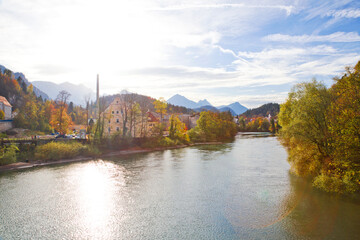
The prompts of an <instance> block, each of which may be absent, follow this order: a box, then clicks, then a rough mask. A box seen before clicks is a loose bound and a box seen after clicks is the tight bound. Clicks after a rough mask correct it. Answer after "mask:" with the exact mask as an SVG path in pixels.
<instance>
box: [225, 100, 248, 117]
mask: <svg viewBox="0 0 360 240" xmlns="http://www.w3.org/2000/svg"><path fill="white" fill-rule="evenodd" d="M227 107H229V108H231V109H232V110H233V111H234V113H235V114H236V115H239V114H242V113H243V112H245V111H246V110H248V109H247V108H246V107H244V106H243V105H241V104H240V103H239V102H234V103H232V104H229V105H227Z"/></svg>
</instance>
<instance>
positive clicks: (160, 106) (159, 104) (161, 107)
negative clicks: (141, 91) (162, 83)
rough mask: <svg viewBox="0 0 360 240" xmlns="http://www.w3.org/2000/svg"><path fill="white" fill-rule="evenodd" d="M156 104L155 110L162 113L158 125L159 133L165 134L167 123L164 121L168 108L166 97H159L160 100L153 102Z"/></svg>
mask: <svg viewBox="0 0 360 240" xmlns="http://www.w3.org/2000/svg"><path fill="white" fill-rule="evenodd" d="M153 104H154V108H155V112H157V113H159V114H160V119H159V120H160V122H159V126H158V127H157V128H158V129H159V135H160V136H161V135H163V131H164V128H165V124H164V123H163V117H164V115H165V114H166V112H167V111H166V108H167V103H166V101H165V99H164V98H163V97H161V98H159V99H158V100H155V101H154V102H153Z"/></svg>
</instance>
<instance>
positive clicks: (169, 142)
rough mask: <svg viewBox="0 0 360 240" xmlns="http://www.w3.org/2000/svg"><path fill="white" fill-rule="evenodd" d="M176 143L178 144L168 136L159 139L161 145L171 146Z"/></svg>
mask: <svg viewBox="0 0 360 240" xmlns="http://www.w3.org/2000/svg"><path fill="white" fill-rule="evenodd" d="M175 145H176V142H175V141H173V140H171V139H170V138H168V137H164V138H161V139H160V141H159V146H160V147H171V146H175Z"/></svg>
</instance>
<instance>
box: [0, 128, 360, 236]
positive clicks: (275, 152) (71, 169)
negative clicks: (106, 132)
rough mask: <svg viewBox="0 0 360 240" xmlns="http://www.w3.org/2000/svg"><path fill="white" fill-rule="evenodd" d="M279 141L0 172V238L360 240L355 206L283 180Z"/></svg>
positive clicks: (243, 139) (241, 138) (245, 139)
mask: <svg viewBox="0 0 360 240" xmlns="http://www.w3.org/2000/svg"><path fill="white" fill-rule="evenodd" d="M286 158H287V153H286V151H285V149H284V148H283V147H282V146H281V145H280V143H279V142H278V140H277V138H276V137H266V136H264V135H256V134H255V135H238V136H237V137H236V140H235V141H234V142H232V143H227V144H222V145H206V146H205V145H204V146H196V147H188V148H183V149H174V150H166V151H159V152H152V153H146V154H136V155H129V156H121V157H117V158H111V159H97V160H92V161H86V162H80V163H71V164H64V165H56V166H47V167H39V168H35V169H31V170H23V171H14V172H7V173H1V174H0V239H359V237H360V221H359V216H360V201H359V198H357V197H340V196H334V195H330V194H326V193H322V192H319V191H317V190H316V189H313V188H312V187H311V184H310V183H309V181H307V180H305V179H302V178H298V177H295V176H293V175H292V174H290V173H289V169H290V166H289V164H288V163H287V161H286Z"/></svg>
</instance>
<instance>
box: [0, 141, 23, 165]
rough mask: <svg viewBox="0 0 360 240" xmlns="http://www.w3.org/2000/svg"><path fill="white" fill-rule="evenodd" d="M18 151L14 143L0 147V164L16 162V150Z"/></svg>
mask: <svg viewBox="0 0 360 240" xmlns="http://www.w3.org/2000/svg"><path fill="white" fill-rule="evenodd" d="M17 151H19V149H18V147H17V146H15V145H10V146H8V147H3V148H1V149H0V165H6V164H10V163H14V162H16V152H17Z"/></svg>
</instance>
